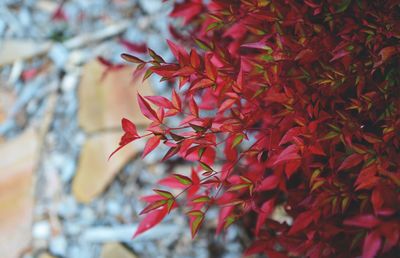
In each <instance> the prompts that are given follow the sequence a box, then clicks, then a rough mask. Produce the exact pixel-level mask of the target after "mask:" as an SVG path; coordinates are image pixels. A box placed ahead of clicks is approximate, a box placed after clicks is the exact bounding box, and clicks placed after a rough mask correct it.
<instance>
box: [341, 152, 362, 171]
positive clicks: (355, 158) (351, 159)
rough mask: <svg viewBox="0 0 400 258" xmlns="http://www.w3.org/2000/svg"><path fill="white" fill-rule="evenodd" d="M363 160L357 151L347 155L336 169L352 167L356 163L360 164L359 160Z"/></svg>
mask: <svg viewBox="0 0 400 258" xmlns="http://www.w3.org/2000/svg"><path fill="white" fill-rule="evenodd" d="M362 160H363V156H362V155H360V154H358V153H354V154H352V155H350V156H348V157H347V158H346V159H345V160H344V161H343V163H342V164H341V165H340V167H339V168H338V171H340V170H345V169H349V168H352V167H355V166H357V165H358V164H360V162H361V161H362Z"/></svg>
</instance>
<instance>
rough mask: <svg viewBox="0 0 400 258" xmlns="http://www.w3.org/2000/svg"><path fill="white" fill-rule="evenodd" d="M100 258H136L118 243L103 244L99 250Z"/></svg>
mask: <svg viewBox="0 0 400 258" xmlns="http://www.w3.org/2000/svg"><path fill="white" fill-rule="evenodd" d="M100 257H101V258H136V257H137V256H136V255H135V254H133V253H132V252H131V251H129V250H128V249H127V248H125V247H124V246H123V245H121V244H118V243H109V244H105V245H104V246H103V248H102V250H101V256H100Z"/></svg>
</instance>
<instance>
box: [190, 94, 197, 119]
mask: <svg viewBox="0 0 400 258" xmlns="http://www.w3.org/2000/svg"><path fill="white" fill-rule="evenodd" d="M189 108H190V112H191V113H192V115H194V116H195V117H199V107H198V106H197V104H196V101H195V100H194V98H193V97H191V98H189Z"/></svg>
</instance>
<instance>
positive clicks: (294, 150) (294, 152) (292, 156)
mask: <svg viewBox="0 0 400 258" xmlns="http://www.w3.org/2000/svg"><path fill="white" fill-rule="evenodd" d="M296 159H301V157H300V156H299V154H298V147H297V146H296V145H290V146H288V147H287V148H286V149H284V150H283V151H282V152H281V153H280V154H279V156H278V158H277V159H276V161H275V162H274V164H273V165H274V166H275V165H278V164H281V163H283V162H285V161H289V160H296Z"/></svg>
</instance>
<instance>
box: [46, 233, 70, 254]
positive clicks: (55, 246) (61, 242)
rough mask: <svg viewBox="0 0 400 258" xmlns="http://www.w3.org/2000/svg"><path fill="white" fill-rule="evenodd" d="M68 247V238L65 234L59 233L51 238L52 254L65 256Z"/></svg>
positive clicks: (50, 247)
mask: <svg viewBox="0 0 400 258" xmlns="http://www.w3.org/2000/svg"><path fill="white" fill-rule="evenodd" d="M67 247H68V243H67V239H66V238H65V237H64V236H63V235H59V236H56V237H53V238H51V239H50V245H49V249H50V251H51V253H52V254H55V255H57V256H63V257H64V256H65V254H66V253H67Z"/></svg>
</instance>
